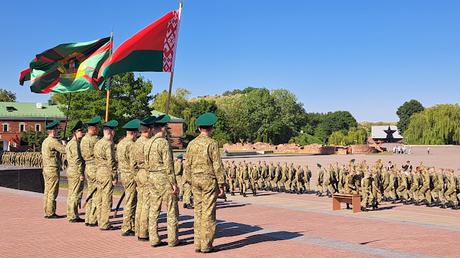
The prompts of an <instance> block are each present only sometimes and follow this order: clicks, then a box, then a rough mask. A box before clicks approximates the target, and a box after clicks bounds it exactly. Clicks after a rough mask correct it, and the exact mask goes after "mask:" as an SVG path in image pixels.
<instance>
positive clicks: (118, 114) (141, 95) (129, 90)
mask: <svg viewBox="0 0 460 258" xmlns="http://www.w3.org/2000/svg"><path fill="white" fill-rule="evenodd" d="M151 91H152V83H151V82H150V81H147V80H144V78H143V77H141V76H140V77H137V78H135V77H134V73H125V74H119V75H115V76H114V77H113V78H112V81H111V89H110V108H109V119H116V120H118V122H119V124H120V125H123V124H124V123H126V122H128V121H129V120H131V119H133V118H143V117H146V116H148V115H150V112H151V111H152V109H151V108H150V106H149V102H150V101H151V100H152V96H151V95H150V92H151ZM69 98H71V102H70V109H69V112H67V105H68V102H69ZM51 101H52V102H55V103H57V104H59V108H60V109H61V111H62V112H64V114H66V115H68V116H69V121H70V122H69V124H68V126H67V132H66V136H69V135H70V128H71V126H69V125H71V124H74V123H75V122H76V121H78V120H82V121H86V120H89V119H90V118H91V117H93V116H95V115H100V116H101V117H103V118H105V105H106V92H105V91H95V90H88V91H84V92H77V93H71V94H55V95H53V96H52V99H51ZM118 130H119V131H121V126H119V128H118ZM117 135H118V137H120V136H121V134H120V133H119V134H117Z"/></svg>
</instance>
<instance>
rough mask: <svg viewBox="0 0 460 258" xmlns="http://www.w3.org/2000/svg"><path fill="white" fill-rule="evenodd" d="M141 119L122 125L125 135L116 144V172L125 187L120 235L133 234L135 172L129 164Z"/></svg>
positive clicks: (135, 198) (135, 193)
mask: <svg viewBox="0 0 460 258" xmlns="http://www.w3.org/2000/svg"><path fill="white" fill-rule="evenodd" d="M140 123H141V121H140V120H139V119H133V120H131V121H129V122H128V123H126V124H125V125H123V129H125V130H126V136H125V137H124V138H123V139H122V140H121V141H120V142H119V143H118V144H117V152H116V154H117V160H118V172H119V173H120V178H121V183H122V185H123V188H124V189H125V206H124V208H123V224H122V225H121V235H122V236H133V235H134V227H135V226H134V215H135V212H136V202H137V192H136V181H135V180H134V177H135V174H134V170H133V168H132V166H131V164H132V162H131V157H132V154H131V152H132V147H133V145H134V141H135V140H136V138H137V132H138V130H139V126H140Z"/></svg>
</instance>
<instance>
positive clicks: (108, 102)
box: [105, 29, 113, 122]
mask: <svg viewBox="0 0 460 258" xmlns="http://www.w3.org/2000/svg"><path fill="white" fill-rule="evenodd" d="M110 41H112V47H111V48H110V57H109V58H110V59H112V49H113V29H112V32H111V33H110ZM107 80H108V82H107V83H108V87H107V86H106V87H105V88H106V96H105V121H106V122H108V121H109V106H110V87H111V86H112V85H111V84H112V82H111V81H112V78H107Z"/></svg>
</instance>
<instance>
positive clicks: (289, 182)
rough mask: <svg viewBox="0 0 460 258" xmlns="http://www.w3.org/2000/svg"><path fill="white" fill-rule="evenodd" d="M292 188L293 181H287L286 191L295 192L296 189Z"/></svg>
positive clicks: (285, 183)
mask: <svg viewBox="0 0 460 258" xmlns="http://www.w3.org/2000/svg"><path fill="white" fill-rule="evenodd" d="M291 186H292V181H291V180H289V179H288V180H286V181H285V182H284V189H286V191H292V190H294V189H292V188H291Z"/></svg>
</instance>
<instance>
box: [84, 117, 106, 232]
mask: <svg viewBox="0 0 460 258" xmlns="http://www.w3.org/2000/svg"><path fill="white" fill-rule="evenodd" d="M100 122H101V117H100V116H95V117H93V118H92V119H91V120H90V121H89V122H88V123H86V124H87V125H88V132H87V133H86V134H85V136H83V138H82V139H81V142H80V149H81V156H82V158H83V160H84V166H85V170H84V174H85V176H86V184H87V185H86V194H87V197H86V204H85V205H86V212H85V225H86V226H90V227H94V226H97V212H98V211H97V207H98V205H99V204H98V203H97V198H96V191H97V182H96V159H95V158H94V145H95V144H96V142H97V141H98V137H97V134H98V133H99V123H100Z"/></svg>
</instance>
